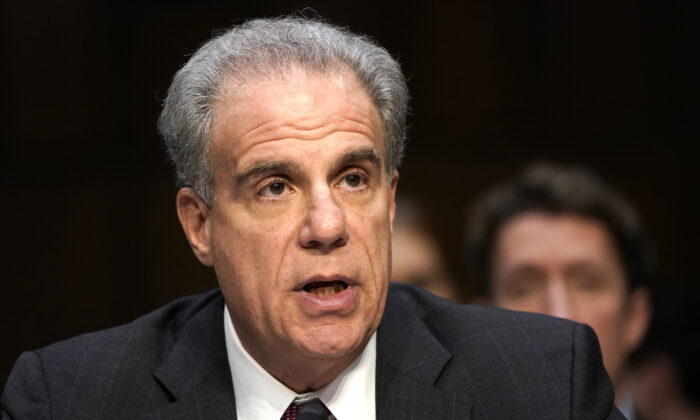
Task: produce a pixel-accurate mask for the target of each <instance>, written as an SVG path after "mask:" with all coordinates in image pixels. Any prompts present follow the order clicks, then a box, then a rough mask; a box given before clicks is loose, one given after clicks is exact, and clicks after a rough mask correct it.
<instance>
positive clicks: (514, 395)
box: [2, 285, 623, 419]
mask: <svg viewBox="0 0 700 420" xmlns="http://www.w3.org/2000/svg"><path fill="white" fill-rule="evenodd" d="M223 305H224V300H223V298H222V296H221V294H220V292H219V291H218V290H214V291H211V292H209V293H207V294H204V295H199V296H194V297H189V298H185V299H181V300H178V301H176V302H174V303H172V304H170V305H168V306H166V307H164V308H162V309H159V310H157V311H156V312H153V313H151V314H149V315H146V316H145V317H143V318H140V319H138V320H136V321H134V322H132V323H130V324H128V325H125V326H121V327H117V328H112V329H109V330H104V331H100V332H97V333H92V334H86V335H82V336H79V337H76V338H73V339H71V340H67V341H63V342H60V343H57V344H54V345H52V346H50V347H47V348H45V349H42V350H39V351H36V352H28V353H24V354H23V355H22V356H21V357H20V359H19V361H18V362H17V364H16V365H15V368H14V370H13V372H12V374H11V375H10V378H9V380H8V383H7V386H6V390H5V395H4V396H3V400H2V402H3V405H4V408H5V410H6V412H5V413H4V415H3V419H8V418H10V419H12V418H14V419H30V418H31V419H40V418H41V419H44V418H46V419H48V418H52V419H96V418H124V419H134V418H148V419H156V418H160V419H173V418H178V419H192V418H204V419H219V418H221V419H224V418H226V419H231V418H235V403H234V394H233V386H232V381H231V375H230V370H229V365H228V360H227V355H226V349H225V343H224V334H223V310H224V309H223ZM377 343H378V344H377V382H376V390H377V391H376V394H377V398H376V404H377V418H378V419H387V418H392V419H394V418H395V419H405V418H426V419H465V418H473V419H485V418H490V419H512V418H519V419H521V418H531V419H567V418H572V419H603V418H609V419H619V418H623V417H622V415H620V414H619V413H618V412H617V410H616V409H615V408H613V393H612V388H611V384H610V381H609V379H608V377H607V375H606V374H605V372H604V370H603V367H602V361H601V357H600V351H599V349H598V346H597V341H596V339H595V336H594V334H593V332H592V330H591V329H590V328H588V327H586V326H584V325H581V324H575V323H573V322H569V321H565V320H560V319H554V318H548V317H545V316H540V315H530V314H523V313H514V312H507V311H502V310H498V309H491V308H485V307H479V306H458V305H455V304H453V303H450V302H448V301H445V300H441V299H438V298H435V297H434V296H432V295H429V294H427V293H425V292H423V291H421V290H420V289H416V288H413V287H411V286H404V285H392V286H391V287H390V292H389V297H388V300H387V305H386V311H385V313H384V318H383V320H382V324H381V326H380V327H379V330H378V340H377Z"/></svg>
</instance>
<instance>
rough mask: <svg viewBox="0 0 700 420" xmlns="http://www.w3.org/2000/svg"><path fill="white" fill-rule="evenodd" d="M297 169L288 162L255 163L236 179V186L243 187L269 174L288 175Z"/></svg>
mask: <svg viewBox="0 0 700 420" xmlns="http://www.w3.org/2000/svg"><path fill="white" fill-rule="evenodd" d="M295 169H297V165H295V164H294V163H292V162H288V161H274V160H273V161H266V162H255V163H254V164H253V166H251V167H250V168H248V169H246V170H245V171H244V172H243V173H242V174H240V175H236V176H235V177H234V183H235V184H236V186H241V185H243V184H245V183H247V182H248V180H249V179H251V178H254V177H257V176H259V175H262V174H265V173H269V172H282V173H288V172H291V171H294V170H295Z"/></svg>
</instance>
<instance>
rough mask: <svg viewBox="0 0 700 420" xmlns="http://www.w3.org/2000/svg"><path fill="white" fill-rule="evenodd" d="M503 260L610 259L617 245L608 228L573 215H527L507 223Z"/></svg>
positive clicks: (499, 242)
mask: <svg viewBox="0 0 700 420" xmlns="http://www.w3.org/2000/svg"><path fill="white" fill-rule="evenodd" d="M497 250H498V252H497V254H498V257H500V258H523V259H525V258H533V259H540V260H547V261H551V260H555V259H562V260H567V259H578V258H589V257H590V258H609V257H613V256H615V255H616V250H615V245H614V243H613V241H612V238H611V237H610V234H609V232H608V230H607V228H606V227H605V225H604V224H603V223H602V222H600V221H597V220H595V219H591V218H587V217H583V216H578V215H574V214H563V215H551V214H547V213H542V212H528V213H524V214H521V215H518V216H516V217H514V218H512V219H511V220H509V221H507V222H506V223H505V224H504V225H503V226H502V228H501V229H500V232H499V234H498V239H497Z"/></svg>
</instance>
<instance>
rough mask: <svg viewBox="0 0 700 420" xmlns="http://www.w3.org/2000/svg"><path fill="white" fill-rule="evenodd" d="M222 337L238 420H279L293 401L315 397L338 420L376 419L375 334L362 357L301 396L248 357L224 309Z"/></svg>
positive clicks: (226, 310)
mask: <svg viewBox="0 0 700 420" xmlns="http://www.w3.org/2000/svg"><path fill="white" fill-rule="evenodd" d="M224 334H225V337H226V352H227V353H228V363H229V366H230V368H231V377H232V378H233V389H234V394H235V398H236V414H237V415H238V419H239V420H260V419H263V420H265V419H270V420H279V419H280V418H281V417H282V414H284V412H285V410H286V409H287V407H288V406H289V404H290V403H291V402H292V401H294V399H295V398H296V399H297V400H301V401H306V400H309V399H312V398H316V397H318V398H320V399H321V401H323V403H324V404H325V405H326V407H328V409H329V410H330V411H331V413H333V415H334V416H335V417H336V418H337V419H338V420H348V419H368V420H374V419H375V417H376V414H375V401H374V387H375V371H376V370H375V368H376V364H377V333H376V332H375V333H374V334H372V338H370V340H369V342H368V343H367V346H366V347H365V349H364V350H363V351H362V354H360V356H359V357H358V358H357V359H356V360H355V361H354V362H353V363H352V364H351V365H350V366H348V367H347V369H345V370H344V371H343V372H342V373H341V374H340V375H338V377H337V378H335V379H334V380H333V381H331V382H330V383H329V384H328V385H326V386H325V387H323V388H321V389H319V390H317V391H314V392H309V393H306V394H301V395H300V394H297V393H296V392H294V391H292V390H291V389H289V388H287V387H286V386H285V385H284V384H282V383H281V382H280V381H278V380H277V379H275V378H274V377H273V376H272V375H270V374H269V373H267V371H266V370H265V369H263V368H262V366H260V365H259V364H258V362H256V361H255V360H254V359H253V358H252V357H251V356H250V354H248V352H247V351H246V350H245V349H244V348H243V345H241V341H240V340H239V338H238V334H236V330H235V328H234V327H233V323H232V322H231V317H230V316H229V314H228V309H227V308H224Z"/></svg>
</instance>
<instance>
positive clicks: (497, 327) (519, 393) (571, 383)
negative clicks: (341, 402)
mask: <svg viewBox="0 0 700 420" xmlns="http://www.w3.org/2000/svg"><path fill="white" fill-rule="evenodd" d="M387 307H388V313H389V316H388V320H393V321H389V324H394V325H396V324H400V323H413V324H414V325H420V327H414V328H422V329H425V330H427V331H429V332H430V334H431V335H432V337H434V338H435V340H436V341H438V342H439V343H440V345H441V346H442V347H443V348H444V349H445V350H446V351H447V352H448V353H449V354H450V355H451V359H450V360H449V362H448V363H447V364H446V366H445V368H444V369H443V371H442V372H441V374H440V377H439V378H438V381H437V384H438V385H439V386H441V387H445V388H449V389H453V390H455V391H456V392H466V393H467V394H468V395H469V396H470V397H471V398H472V399H473V400H474V403H475V405H474V410H475V412H481V414H482V415H483V417H486V418H488V417H491V416H496V417H498V416H500V415H507V416H511V415H512V416H514V418H515V417H519V416H521V415H523V416H525V417H530V418H553V419H554V418H569V416H570V415H571V414H572V413H577V415H582V417H580V418H606V417H607V416H608V414H609V413H611V412H612V411H614V409H613V408H612V407H613V396H614V394H613V391H612V385H611V383H610V380H609V378H608V376H607V374H606V373H605V370H604V368H603V364H602V358H601V355H600V349H599V346H598V341H597V338H596V336H595V333H594V332H593V330H592V329H591V328H590V327H588V326H586V325H584V324H579V323H576V322H572V321H569V320H565V319H560V318H554V317H550V316H546V315H540V314H533V313H525V312H515V311H508V310H504V309H499V308H495V307H487V306H479V305H460V304H456V303H453V302H450V301H447V300H445V299H441V298H438V297H435V296H433V295H431V294H429V293H427V292H424V291H422V290H420V289H418V288H415V287H411V286H406V285H392V286H391V288H390V293H389V299H388V300H387ZM392 312H393V313H394V314H393V315H392V314H390V313H392ZM399 320H400V321H399ZM399 328H402V329H405V327H404V326H401V327H399ZM611 410H612V411H611ZM479 417H481V416H479ZM574 417H576V416H574Z"/></svg>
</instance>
